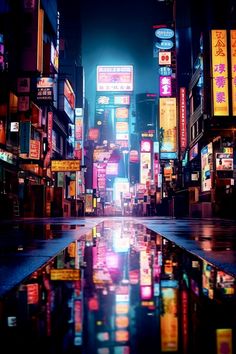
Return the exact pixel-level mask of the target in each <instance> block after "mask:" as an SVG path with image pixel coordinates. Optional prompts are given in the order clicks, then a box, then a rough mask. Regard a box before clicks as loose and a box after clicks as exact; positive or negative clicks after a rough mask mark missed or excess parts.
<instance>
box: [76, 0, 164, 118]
mask: <svg viewBox="0 0 236 354" xmlns="http://www.w3.org/2000/svg"><path fill="white" fill-rule="evenodd" d="M81 2H82V4H81V21H82V63H83V66H84V69H85V84H86V86H85V90H86V98H87V99H88V101H89V113H90V119H91V118H92V119H93V116H94V108H95V107H94V106H95V91H96V66H97V65H133V66H134V91H135V93H143V92H152V93H156V91H157V86H156V72H157V65H156V61H157V59H156V58H153V29H152V26H153V25H155V24H160V21H161V20H162V19H163V14H164V12H161V13H160V11H158V7H159V6H160V5H158V6H157V1H155V0H146V1H143V0H139V1H136V2H135V1H133V0H99V1H95V0H81ZM161 5H162V6H163V4H161ZM165 7H166V5H164V7H163V8H165Z"/></svg>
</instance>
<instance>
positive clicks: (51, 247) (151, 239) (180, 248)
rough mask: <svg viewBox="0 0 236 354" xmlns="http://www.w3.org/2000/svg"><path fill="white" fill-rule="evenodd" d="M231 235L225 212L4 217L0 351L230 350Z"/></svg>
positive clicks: (234, 316) (235, 245)
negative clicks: (207, 215)
mask: <svg viewBox="0 0 236 354" xmlns="http://www.w3.org/2000/svg"><path fill="white" fill-rule="evenodd" d="M235 236H236V224H235V223H233V222H231V221H227V220H210V219H209V220H207V219H204V220H197V219H193V220H189V219H186V220H184V219H179V220H177V219H172V218H156V217H152V218H131V217H124V218H122V217H114V218H69V219H63V218H62V219H60V218H55V219H52V218H50V219H27V220H18V221H12V222H11V223H9V222H2V223H1V225H0V340H1V348H4V347H5V348H7V350H5V351H4V350H3V351H2V349H1V353H3V354H5V353H8V352H12V351H13V350H16V349H17V350H18V351H20V350H22V351H23V350H24V352H25V353H32V352H34V353H42V352H43V353H45V354H47V353H48V354H54V353H55V354H56V353H57V354H60V353H61V354H74V353H82V354H122V353H123V354H128V353H129V354H154V353H164V352H171V353H177V354H197V353H201V352H207V353H208V354H221V353H222V354H225V353H228V354H233V353H236V348H235V346H234V344H233V343H235V339H236V336H235V333H236V306H235V305H236V295H235V277H236V266H235V264H236V262H235V260H236V237H235Z"/></svg>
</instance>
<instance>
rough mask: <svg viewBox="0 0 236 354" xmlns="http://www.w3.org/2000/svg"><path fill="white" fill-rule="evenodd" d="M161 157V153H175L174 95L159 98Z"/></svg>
mask: <svg viewBox="0 0 236 354" xmlns="http://www.w3.org/2000/svg"><path fill="white" fill-rule="evenodd" d="M160 130H161V134H162V136H161V140H162V143H161V146H160V151H161V158H163V155H162V154H163V153H176V151H177V134H176V97H168V98H166V97H163V98H162V97H161V98H160Z"/></svg>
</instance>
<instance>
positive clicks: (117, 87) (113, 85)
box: [97, 65, 133, 92]
mask: <svg viewBox="0 0 236 354" xmlns="http://www.w3.org/2000/svg"><path fill="white" fill-rule="evenodd" d="M97 91H111V92H119V91H122V92H123V91H133V66H132V65H106V66H104V65H99V66H97Z"/></svg>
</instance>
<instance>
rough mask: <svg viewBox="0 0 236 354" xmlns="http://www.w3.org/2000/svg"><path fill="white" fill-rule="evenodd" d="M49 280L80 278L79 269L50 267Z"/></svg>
mask: <svg viewBox="0 0 236 354" xmlns="http://www.w3.org/2000/svg"><path fill="white" fill-rule="evenodd" d="M50 279H51V280H72V281H73V280H80V270H79V269H51V270H50Z"/></svg>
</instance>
